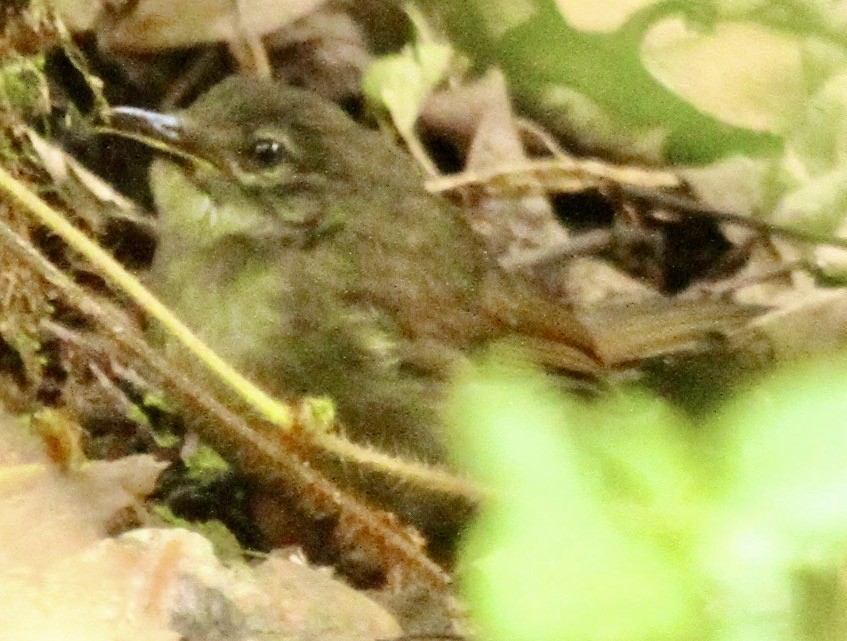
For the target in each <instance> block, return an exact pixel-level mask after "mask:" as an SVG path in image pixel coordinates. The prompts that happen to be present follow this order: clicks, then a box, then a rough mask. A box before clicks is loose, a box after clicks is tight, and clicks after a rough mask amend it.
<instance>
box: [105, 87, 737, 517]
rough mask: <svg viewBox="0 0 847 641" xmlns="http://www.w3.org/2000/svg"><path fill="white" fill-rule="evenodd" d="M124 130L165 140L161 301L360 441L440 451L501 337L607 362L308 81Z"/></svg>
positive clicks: (124, 113)
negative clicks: (463, 397)
mask: <svg viewBox="0 0 847 641" xmlns="http://www.w3.org/2000/svg"><path fill="white" fill-rule="evenodd" d="M115 126H116V127H118V128H120V129H124V130H129V131H134V132H136V133H140V134H144V135H145V136H147V137H152V138H155V139H158V140H159V141H161V142H163V143H165V144H166V146H167V147H168V148H169V149H170V153H169V154H167V155H166V156H164V157H162V158H160V159H158V160H156V161H155V162H154V164H153V166H152V168H151V173H150V184H151V188H152V192H153V197H154V200H155V204H156V208H157V210H158V214H159V241H158V246H157V250H156V253H155V257H154V262H153V267H152V282H153V284H154V286H155V289H156V291H157V292H158V294H159V296H160V297H161V298H162V300H163V302H165V303H166V304H167V305H168V306H169V307H170V308H171V309H173V310H174V311H175V312H176V313H177V315H178V316H180V317H181V318H182V319H183V320H184V321H186V322H187V323H188V324H189V325H190V326H191V327H192V328H193V329H194V330H195V331H196V332H197V333H198V334H199V336H200V337H201V338H202V339H203V340H205V341H206V342H207V343H208V344H210V345H211V346H212V347H213V348H214V349H215V350H216V351H217V352H218V353H219V354H220V355H221V356H222V357H224V358H225V359H226V360H228V361H229V362H230V363H231V364H233V365H235V366H236V367H237V368H238V369H240V370H241V371H242V372H243V373H245V374H246V375H248V376H249V377H251V378H253V379H254V380H255V381H256V382H258V383H259V384H260V385H261V386H262V387H264V388H265V389H266V390H268V391H270V392H272V393H275V394H277V395H279V396H282V397H289V398H291V397H296V396H303V395H309V396H329V397H331V398H332V399H333V400H334V402H335V404H336V407H337V411H338V415H339V417H340V419H341V422H342V424H343V426H344V430H345V433H346V434H347V435H348V436H349V437H350V438H351V439H353V440H355V441H358V442H361V443H367V444H371V445H373V446H375V447H378V448H380V449H382V450H385V451H388V452H391V453H395V454H400V455H404V456H408V457H412V458H414V459H418V460H424V461H431V462H438V461H442V460H443V458H444V435H443V433H442V429H443V426H442V421H441V420H440V416H439V410H440V405H441V402H442V396H443V393H444V390H445V387H446V385H445V383H446V381H448V379H449V377H450V375H451V373H452V371H453V370H454V368H455V367H456V365H457V364H459V363H461V362H462V360H463V359H464V358H466V355H467V354H469V353H471V352H472V351H473V350H474V349H475V348H477V347H479V346H483V345H486V344H489V343H491V342H492V341H494V340H496V339H499V338H503V337H509V336H515V335H522V336H529V335H533V336H534V337H533V338H532V340H531V341H530V342H529V343H527V344H528V345H530V346H531V347H534V348H535V351H536V352H538V353H541V352H543V353H544V354H545V355H546V356H545V358H544V360H547V361H548V362H553V363H555V362H556V361H561V363H560V364H564V365H565V366H568V367H569V366H570V365H569V363H571V362H573V367H574V368H575V369H590V365H591V364H592V363H596V362H597V356H598V355H597V353H594V352H596V345H595V344H594V343H593V342H592V340H593V339H592V337H591V334H590V332H589V331H587V330H586V328H585V327H584V325H583V324H582V323H581V322H579V321H577V320H576V319H575V317H574V316H573V314H572V312H571V310H569V309H567V308H566V307H565V306H562V305H558V304H554V303H552V302H551V301H548V300H546V299H544V298H543V297H542V296H541V295H540V294H538V293H536V292H533V291H531V288H530V286H529V285H528V284H526V283H524V282H522V281H521V280H520V279H519V278H517V277H514V276H509V275H507V274H505V273H503V272H502V271H501V270H499V269H498V267H497V265H496V264H495V261H494V260H493V259H492V258H491V257H489V256H488V255H487V254H486V252H485V251H484V250H483V249H482V246H481V244H480V243H479V242H478V241H477V239H476V238H475V236H474V235H473V234H472V232H471V230H470V229H469V228H468V227H467V225H466V223H465V222H464V220H463V217H462V215H461V211H460V210H459V209H458V208H457V207H456V206H454V205H452V204H450V203H449V202H448V201H447V200H445V199H444V198H442V197H440V196H435V195H432V194H429V193H427V192H426V191H425V190H424V188H423V186H422V178H421V175H420V173H419V171H418V170H417V167H416V165H415V164H414V163H413V162H412V161H411V160H410V158H409V157H408V156H407V155H406V154H405V153H404V152H403V151H402V150H401V149H399V148H398V147H397V146H395V145H394V144H393V143H392V142H391V141H389V140H387V139H386V138H385V137H384V136H383V135H381V134H380V133H378V132H375V131H370V130H367V129H365V128H364V127H362V126H361V125H359V124H358V123H356V122H355V121H353V120H352V119H351V118H350V117H348V116H347V115H346V114H345V113H344V112H343V111H342V110H341V109H339V108H338V107H337V106H335V105H334V104H332V103H330V102H328V101H326V100H324V99H322V98H320V97H319V96H317V95H315V94H313V93H310V92H307V91H303V90H300V89H295V88H291V87H287V86H283V85H281V84H278V83H276V82H271V81H259V80H254V79H248V78H243V77H233V78H230V79H227V80H225V81H223V82H222V83H220V84H219V85H217V86H215V87H213V88H212V89H211V90H210V91H209V92H208V93H206V94H205V95H204V96H202V97H201V98H200V99H198V100H197V101H196V102H195V103H194V104H192V105H191V106H190V107H189V108H188V109H186V110H184V111H181V112H178V113H175V114H157V113H152V112H147V111H141V110H138V109H134V108H118V109H116V110H115ZM727 309H728V308H727V306H726V305H723V304H720V305H717V306H715V307H714V308H709V311H708V313H704V314H703V318H704V319H706V317H708V318H707V319H706V320H704V323H700V324H698V323H692V322H690V319H688V321H686V323H685V324H684V327H685V330H684V332H683V333H686V339H690V338H691V337H692V336H694V335H696V334H698V333H700V334H702V333H704V332H708V331H711V330H714V329H715V328H717V327H720V323H722V322H724V321H725V320H727V319H728V318H729V317H731V316H732V314H733V312H728V311H727ZM642 320H643V319H642ZM623 322H624V323H625V322H626V319H625V318H623ZM642 331H643V327H642ZM539 346H546V348H544V349H540V348H539ZM548 348H549V349H548ZM394 489H395V490H396V488H394ZM367 491H368V490H367V489H366V492H367ZM376 494H378V495H380V496H379V500H380V501H382V500H383V498H384V496H383V495H388V494H391V492H390V491H384V492H381V493H380V492H377V493H376ZM412 503H414V501H412ZM391 507H393V508H394V509H397V510H399V511H400V512H401V513H403V514H404V515H405V516H407V517H409V518H411V519H412V520H413V521H414V522H416V523H417V524H418V525H422V526H423V527H424V528H425V529H428V525H427V522H426V521H427V520H428V519H429V518H430V517H429V516H427V515H422V514H421V513H420V511H419V510H418V508H419V506H414V505H411V504H409V505H404V504H402V502H394V504H393V505H392V506H391ZM421 509H423V508H421ZM425 511H426V510H425ZM427 513H428V514H429V512H427ZM439 518H440V517H439Z"/></svg>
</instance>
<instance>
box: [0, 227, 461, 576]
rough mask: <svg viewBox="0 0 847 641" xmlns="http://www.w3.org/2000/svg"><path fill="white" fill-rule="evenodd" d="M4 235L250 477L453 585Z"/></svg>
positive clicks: (388, 528)
mask: <svg viewBox="0 0 847 641" xmlns="http://www.w3.org/2000/svg"><path fill="white" fill-rule="evenodd" d="M0 238H2V239H3V241H5V244H6V246H7V247H8V248H9V250H11V251H12V252H14V253H15V254H16V256H17V257H18V258H19V259H20V260H21V261H22V262H25V263H26V264H28V265H30V266H31V267H32V268H33V269H34V270H35V271H36V272H37V273H39V274H40V275H41V276H42V277H43V278H45V279H46V280H47V281H48V282H49V283H51V284H52V285H53V286H54V287H56V288H57V289H58V290H59V291H60V292H62V293H63V295H64V296H65V297H66V298H67V299H68V301H69V302H70V303H71V304H72V305H73V306H74V307H76V308H77V309H79V310H80V311H81V312H83V313H84V314H86V315H87V316H89V317H91V318H92V319H93V320H94V321H95V322H96V323H97V324H98V325H99V326H100V327H101V328H102V329H103V330H104V331H105V332H106V333H107V334H108V335H109V336H110V338H111V339H112V341H113V342H114V345H115V347H116V348H117V349H118V351H120V352H121V353H123V354H124V355H126V356H128V357H130V358H133V359H135V360H137V361H140V362H142V363H144V364H145V365H146V366H147V367H149V368H150V369H151V371H152V372H154V373H155V375H156V376H158V377H160V378H161V379H162V380H164V381H167V383H168V389H169V390H170V391H171V393H172V394H174V395H175V396H176V397H177V399H178V400H180V401H181V402H182V404H183V405H184V406H185V407H186V408H187V409H189V410H191V411H192V413H193V415H194V416H196V417H201V418H202V420H200V421H198V422H197V424H196V425H193V428H194V429H195V430H196V431H197V432H198V433H199V434H200V435H201V436H202V437H203V438H204V439H206V440H207V441H208V442H209V443H210V444H211V445H212V446H213V447H215V448H216V449H217V450H218V451H220V452H225V453H226V454H227V458H228V459H229V460H230V461H231V462H232V463H233V465H235V467H236V468H237V469H239V471H241V472H242V473H243V474H244V475H245V476H248V477H250V478H253V479H256V480H259V481H261V482H263V483H282V484H284V486H285V487H286V489H287V490H289V491H293V492H294V493H295V495H296V496H297V497H299V499H300V505H301V508H303V509H304V510H305V511H306V512H307V513H310V514H312V515H320V516H321V517H326V516H327V515H330V514H339V515H341V516H342V517H343V518H340V519H339V522H340V523H341V524H347V525H346V527H344V526H343V525H342V526H339V529H340V528H341V527H343V531H338V532H336V537H337V539H338V540H339V541H340V542H342V543H343V542H349V543H350V544H352V545H357V546H359V547H360V548H362V549H372V548H374V547H376V549H377V550H379V551H380V552H381V553H382V555H383V557H384V559H385V560H386V562H387V563H388V564H389V565H393V566H395V567H404V568H407V569H409V570H411V571H412V572H413V573H414V576H416V577H418V578H420V579H421V580H423V581H425V582H426V583H427V584H429V585H432V586H434V587H435V588H437V589H440V590H445V589H446V588H447V586H448V585H449V583H450V579H449V577H448V576H447V574H446V573H445V572H444V571H443V570H442V569H441V568H440V567H439V566H438V565H437V564H436V563H434V562H433V561H431V560H430V559H429V558H427V557H426V555H425V554H424V553H423V551H422V549H421V544H420V543H419V542H418V541H417V540H415V538H414V537H411V536H408V535H407V533H406V532H404V531H403V530H402V529H401V528H398V527H397V526H395V525H393V524H392V522H391V521H390V520H388V519H385V518H383V517H382V516H381V515H380V514H379V513H378V512H375V511H374V510H371V509H370V508H368V507H366V506H365V505H363V504H362V503H360V502H359V501H358V500H356V499H355V498H353V497H351V496H349V495H348V494H346V493H344V492H342V491H341V490H340V489H339V488H338V487H337V486H336V485H335V484H334V483H332V482H331V481H330V480H329V479H327V478H326V477H324V476H323V475H322V474H321V473H320V472H318V471H316V470H315V469H313V468H312V467H310V465H309V463H308V462H307V461H305V460H304V459H303V458H301V457H300V456H299V455H297V454H295V452H296V451H297V450H298V449H299V444H298V443H296V442H293V437H292V436H291V435H290V434H284V433H280V434H278V435H277V438H276V439H274V440H272V439H270V438H268V437H267V436H265V435H264V434H263V433H262V431H261V430H257V429H255V428H254V427H252V426H251V425H249V424H248V423H247V422H246V421H245V420H244V419H243V418H242V417H240V416H238V415H237V414H236V413H234V412H233V411H231V410H230V409H229V408H228V407H226V406H225V405H224V404H223V403H221V402H220V401H219V400H218V399H217V398H215V397H214V395H212V394H210V393H209V392H208V390H205V389H203V388H202V387H200V386H199V385H197V383H195V382H194V381H193V380H192V379H191V378H190V377H189V376H187V375H186V374H185V373H184V372H182V371H181V369H180V368H179V367H177V366H175V365H174V364H173V363H170V362H168V361H166V360H165V359H164V358H163V357H162V356H161V355H160V354H158V353H157V352H156V351H155V350H153V349H152V348H151V347H150V346H148V345H147V344H146V342H145V341H144V340H143V339H142V338H141V337H140V336H138V335H135V334H133V333H131V332H128V331H127V327H128V324H127V322H126V319H125V318H124V317H123V314H122V313H121V312H120V311H119V310H117V309H115V308H114V307H113V306H111V305H110V304H107V303H105V302H102V301H100V302H98V301H96V300H95V299H94V298H93V297H91V296H90V295H89V294H88V293H87V292H85V290H84V289H83V288H82V287H80V286H79V285H77V284H76V283H75V282H73V281H72V280H71V279H70V278H69V277H68V276H67V275H65V274H64V273H62V272H61V271H60V270H59V269H58V268H57V267H56V266H55V265H53V264H52V263H50V262H49V261H48V260H47V259H46V258H44V256H42V255H41V254H40V253H39V252H38V251H37V250H36V249H35V248H34V247H32V245H30V244H29V243H28V242H27V241H26V239H24V238H23V237H22V236H20V235H19V234H17V233H16V232H15V231H14V230H13V229H12V228H11V227H9V226H8V225H7V224H6V223H5V221H3V220H0Z"/></svg>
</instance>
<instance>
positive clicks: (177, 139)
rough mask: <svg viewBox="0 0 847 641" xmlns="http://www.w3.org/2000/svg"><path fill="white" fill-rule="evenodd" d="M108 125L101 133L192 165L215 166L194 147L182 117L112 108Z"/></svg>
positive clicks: (187, 124)
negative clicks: (120, 138)
mask: <svg viewBox="0 0 847 641" xmlns="http://www.w3.org/2000/svg"><path fill="white" fill-rule="evenodd" d="M109 116H110V120H111V126H110V127H109V128H107V129H104V130H103V131H104V132H106V133H113V134H118V135H120V136H126V137H128V138H133V139H135V140H138V141H140V142H142V143H144V144H145V145H149V146H150V147H153V148H155V149H158V150H159V151H162V152H164V153H166V154H169V155H170V156H175V157H177V158H180V159H182V160H187V161H189V162H191V163H192V164H195V165H210V166H215V163H214V162H213V161H212V160H211V159H210V158H209V157H208V156H209V154H208V153H204V150H203V149H202V148H199V147H198V141H197V140H196V138H197V136H196V135H192V133H191V131H190V129H191V127H190V126H189V125H190V123H188V122H187V121H186V120H185V118H183V117H181V116H179V115H176V114H169V113H159V112H157V111H148V110H147V109H139V108H138V107H114V108H112V109H111V110H110V112H109Z"/></svg>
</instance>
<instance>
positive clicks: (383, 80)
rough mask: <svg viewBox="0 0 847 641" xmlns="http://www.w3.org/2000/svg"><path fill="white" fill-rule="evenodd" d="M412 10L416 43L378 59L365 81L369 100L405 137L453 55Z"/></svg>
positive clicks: (364, 84)
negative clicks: (379, 108) (384, 112)
mask: <svg viewBox="0 0 847 641" xmlns="http://www.w3.org/2000/svg"><path fill="white" fill-rule="evenodd" d="M408 11H409V15H410V17H411V19H412V23H413V24H414V25H415V32H416V41H415V42H414V43H413V44H409V45H406V47H404V48H403V50H402V51H401V52H400V53H398V54H391V55H385V56H382V57H380V58H379V59H377V60H376V61H375V62H374V63H373V64H371V66H370V67H369V68H368V69H367V70H366V71H365V74H364V77H363V78H362V88H363V90H364V92H365V96H366V97H367V99H368V101H369V102H370V103H371V104H373V105H377V106H380V107H382V108H384V109H386V110H387V111H388V112H389V113H390V114H391V118H392V120H393V121H394V125H395V126H396V127H397V129H398V131H400V133H401V134H402V135H403V136H404V137H405V136H408V135H410V134H411V133H412V130H413V128H414V125H415V122H416V121H417V119H418V114H419V113H420V110H421V106H422V105H423V102H424V100H426V98H427V96H429V94H430V93H432V91H433V89H435V87H436V86H438V84H439V83H440V82H441V81H442V80H444V78H445V76H446V73H447V70H448V68H449V66H450V61H451V59H452V56H453V50H452V48H451V47H450V45H448V44H445V43H443V42H438V41H437V40H436V39H435V37H434V36H433V35H432V34H431V32H430V31H429V30H428V28H427V26H426V23H425V22H424V19H423V17H422V16H421V15H420V13H419V12H417V11H415V10H414V8H413V7H411V8H409V10H408Z"/></svg>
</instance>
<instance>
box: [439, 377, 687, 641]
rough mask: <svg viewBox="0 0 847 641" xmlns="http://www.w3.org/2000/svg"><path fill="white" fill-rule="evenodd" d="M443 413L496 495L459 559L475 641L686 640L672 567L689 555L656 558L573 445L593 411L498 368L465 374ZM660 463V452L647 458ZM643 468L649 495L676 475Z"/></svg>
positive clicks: (649, 540)
mask: <svg viewBox="0 0 847 641" xmlns="http://www.w3.org/2000/svg"><path fill="white" fill-rule="evenodd" d="M634 405H638V403H637V402H635V403H634ZM450 408H451V409H450V416H451V423H452V424H453V425H454V426H455V433H456V436H457V438H456V440H455V451H456V456H457V458H459V459H460V460H462V461H464V462H465V463H466V464H467V466H468V467H469V468H470V469H471V470H472V472H473V473H475V475H476V476H477V477H479V478H480V479H481V480H483V481H485V482H487V483H488V484H489V485H491V486H493V487H495V488H496V490H497V498H496V500H494V501H493V502H492V504H491V505H489V506H487V508H486V509H485V511H484V512H483V514H482V516H481V517H480V519H479V521H478V522H477V523H476V524H475V525H474V527H473V528H472V529H471V531H470V532H469V534H468V536H467V538H466V540H465V542H464V546H463V551H462V559H463V560H464V563H465V564H466V565H468V566H469V567H470V568H471V569H470V570H468V571H467V572H466V576H465V578H464V580H463V582H462V586H463V589H464V591H465V593H466V594H467V595H468V597H469V600H470V603H471V608H472V610H473V612H474V614H475V615H476V618H477V621H478V622H479V623H480V625H482V626H483V628H484V630H483V635H482V636H484V637H485V638H490V639H494V640H495V641H497V640H500V639H502V640H506V639H508V640H509V641H520V640H523V639H526V640H530V639H531V640H533V641H544V640H546V639H549V640H551V641H553V640H557V641H558V640H560V639H572V640H577V641H579V640H581V639H585V640H589V639H655V638H657V637H658V638H668V637H672V636H675V635H678V634H679V635H684V634H688V633H691V632H692V629H691V627H690V626H691V625H692V622H693V621H695V620H696V617H695V613H696V612H697V608H698V602H697V598H696V595H695V594H694V593H693V592H692V591H691V589H690V587H689V586H690V585H691V582H690V579H689V577H687V576H686V572H687V571H688V566H687V564H686V563H684V562H680V559H679V558H677V555H679V554H681V555H683V556H684V555H685V546H684V545H683V546H682V549H681V550H680V549H676V550H674V551H672V552H671V551H668V550H667V549H663V548H662V546H660V545H657V544H656V541H655V539H654V538H653V536H652V532H650V533H647V530H649V528H645V527H644V523H645V521H644V519H643V518H639V517H638V516H635V517H633V518H631V517H632V515H631V514H629V513H627V511H626V510H622V509H621V508H622V507H623V505H622V504H621V503H620V502H619V501H618V499H619V498H620V493H619V492H616V491H614V490H613V489H611V488H612V486H611V485H610V483H609V479H608V478H606V476H605V475H604V474H602V473H599V474H598V472H597V471H596V469H595V468H596V465H597V463H596V461H594V460H592V458H591V455H590V453H589V452H588V451H587V449H590V448H585V447H583V446H581V445H580V444H579V442H578V440H579V439H577V438H576V437H575V434H576V432H577V431H579V430H580V429H588V430H590V429H591V428H592V427H595V426H596V425H597V424H596V421H594V420H592V419H591V412H590V411H588V410H587V409H586V408H585V407H583V406H582V405H581V404H580V403H578V402H576V401H572V400H570V401H569V400H565V399H563V398H561V397H560V396H559V395H558V394H556V392H555V390H553V389H551V388H550V387H548V386H547V385H546V384H545V383H544V381H543V380H542V378H541V377H540V376H539V375H537V374H534V373H530V372H526V371H523V370H512V371H507V370H504V369H503V368H500V367H498V366H496V365H489V366H487V367H483V368H480V369H477V370H475V371H473V372H471V373H469V374H468V375H467V376H466V377H465V378H464V380H463V381H462V382H461V383H460V384H459V385H458V386H457V388H456V389H455V392H454V394H453V397H452V401H451V404H450ZM607 418H608V417H607ZM617 427H621V428H624V429H625V424H623V425H618V426H617ZM610 429H614V428H613V427H612V426H610ZM648 439H649V437H648ZM664 457H665V454H663V453H662V452H660V451H659V452H658V454H657V455H656V457H655V458H654V460H656V461H658V460H660V459H663V458H664ZM665 462H667V461H665ZM639 467H640V466H634V468H631V472H632V475H633V476H634V477H636V478H638V479H639V481H640V482H642V483H643V485H644V486H647V487H649V488H650V490H651V491H655V490H656V489H658V488H661V487H663V486H664V485H665V483H666V482H667V481H668V480H669V477H673V476H675V474H676V473H675V472H670V474H668V470H666V469H661V468H663V467H664V463H663V464H660V465H658V466H657V467H658V468H659V469H658V472H657V473H656V474H653V473H652V472H647V471H646V470H645V469H644V468H641V469H637V468H639ZM666 475H667V476H666ZM660 529H661V528H660Z"/></svg>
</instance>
